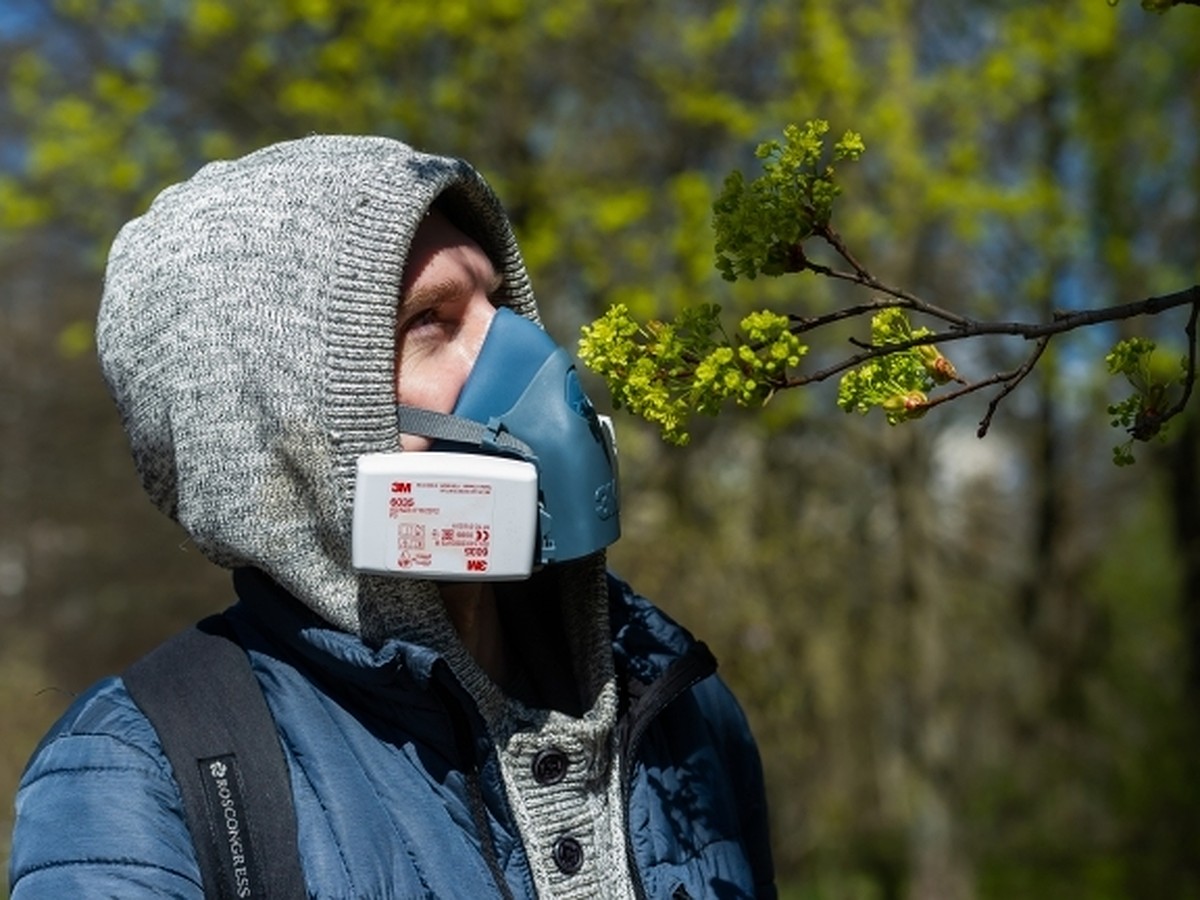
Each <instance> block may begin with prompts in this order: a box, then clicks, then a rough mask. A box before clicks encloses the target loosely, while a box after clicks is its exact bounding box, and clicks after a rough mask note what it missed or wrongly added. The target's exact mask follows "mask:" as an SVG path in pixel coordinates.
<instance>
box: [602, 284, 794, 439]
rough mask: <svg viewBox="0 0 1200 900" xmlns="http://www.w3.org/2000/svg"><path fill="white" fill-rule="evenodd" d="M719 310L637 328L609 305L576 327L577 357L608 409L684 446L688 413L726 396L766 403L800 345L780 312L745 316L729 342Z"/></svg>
mask: <svg viewBox="0 0 1200 900" xmlns="http://www.w3.org/2000/svg"><path fill="white" fill-rule="evenodd" d="M720 311H721V310H720V307H719V306H717V305H716V304H702V305H700V306H697V307H693V308H690V309H687V310H685V311H684V312H682V313H680V315H679V316H678V317H677V318H676V320H675V321H674V322H659V321H651V322H648V323H647V324H646V325H644V326H643V325H639V324H638V323H637V322H636V321H634V319H633V318H632V316H631V315H630V313H629V309H628V308H627V307H626V306H624V305H623V304H617V305H615V306H613V307H611V308H610V309H609V310H608V311H607V312H606V313H605V314H604V315H603V316H601V317H600V318H599V319H597V320H596V321H595V322H593V323H592V324H591V325H586V326H584V328H583V332H582V337H581V338H580V341H579V358H580V359H581V360H582V361H583V363H584V364H585V365H586V366H587V367H588V368H590V369H591V370H592V371H594V372H596V374H598V375H600V376H601V377H602V378H603V379H604V380H605V382H606V383H607V384H608V388H609V391H610V392H611V394H612V399H613V405H614V406H615V407H617V408H618V409H620V408H625V409H627V410H629V411H630V412H631V413H633V414H634V415H638V416H641V417H642V418H644V419H646V420H647V421H648V422H652V423H654V424H655V425H657V426H658V427H659V429H660V431H661V433H662V437H663V439H664V440H666V441H668V442H670V443H673V444H685V443H687V440H688V431H687V422H688V419H689V417H690V416H691V415H692V414H694V413H704V414H707V415H715V414H716V413H717V412H718V411H719V409H720V407H721V405H722V404H723V403H725V402H726V401H730V400H731V401H733V402H735V403H737V404H738V405H740V406H750V405H752V404H757V403H764V402H766V401H767V400H768V399H769V398H770V396H771V394H772V393H774V391H775V390H776V389H778V388H780V387H782V386H784V384H785V383H786V379H787V370H788V369H789V368H793V367H795V366H797V365H799V364H800V359H801V357H802V356H803V355H804V353H805V352H806V351H807V349H808V348H807V347H804V346H803V345H802V344H801V343H800V341H799V339H798V338H797V337H796V336H795V335H794V334H792V332H791V330H790V329H789V327H788V325H789V323H788V319H787V317H786V316H781V315H778V314H776V313H771V312H756V313H751V314H750V315H748V316H746V317H745V318H744V319H743V320H742V321H741V323H740V327H739V332H738V334H737V335H735V336H734V338H732V339H731V338H729V337H728V336H727V335H726V333H725V331H724V329H723V328H722V327H721V323H720Z"/></svg>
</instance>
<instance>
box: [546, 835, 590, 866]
mask: <svg viewBox="0 0 1200 900" xmlns="http://www.w3.org/2000/svg"><path fill="white" fill-rule="evenodd" d="M553 856H554V864H555V865H556V866H558V870H559V871H560V872H562V873H563V874H564V875H574V874H575V873H576V872H578V871H579V870H580V869H581V868H583V845H582V844H581V843H579V841H577V840H575V838H573V837H560V838H559V839H558V840H557V841H555V842H554V850H553Z"/></svg>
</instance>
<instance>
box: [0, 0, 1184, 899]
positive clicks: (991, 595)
mask: <svg viewBox="0 0 1200 900" xmlns="http://www.w3.org/2000/svg"><path fill="white" fill-rule="evenodd" d="M0 73H2V80H0V83H2V85H3V94H2V95H0V722H3V723H4V724H3V730H4V740H3V741H2V742H0V860H3V859H6V858H7V847H8V844H7V841H8V839H9V834H10V831H11V819H12V802H11V800H12V795H13V792H14V789H15V785H16V781H17V778H18V777H19V773H20V769H21V767H22V766H23V764H24V762H25V760H26V759H27V758H28V756H29V755H30V753H31V752H32V750H33V747H34V744H35V742H36V741H37V739H38V738H39V737H40V735H41V734H42V733H43V732H44V731H45V729H46V728H47V727H48V726H49V725H50V723H51V722H52V721H53V720H54V719H55V718H56V717H57V715H58V714H59V713H60V712H61V711H62V710H63V709H64V708H65V706H66V704H67V703H68V702H69V700H70V697H71V696H72V694H74V693H75V692H78V691H80V690H82V689H83V688H85V687H86V686H87V685H88V684H89V683H90V682H91V681H93V680H94V679H96V678H98V677H100V676H102V675H104V674H107V673H112V672H114V671H119V670H120V668H121V667H123V666H124V665H125V664H127V663H128V662H129V661H131V660H132V659H133V658H135V657H136V656H138V655H140V654H141V653H142V652H144V651H145V650H147V649H148V648H149V647H151V646H152V645H154V644H155V643H156V642H158V641H159V640H161V639H162V638H163V637H164V636H165V635H167V634H169V633H171V632H173V631H174V630H176V629H178V628H180V627H182V626H183V625H185V624H187V623H188V622H190V621H192V620H194V619H195V618H197V617H198V616H200V615H202V614H204V613H206V612H208V611H211V610H216V609H220V608H222V607H223V606H225V605H226V604H227V603H228V602H229V600H230V597H231V590H230V587H229V585H228V582H227V576H226V575H225V573H223V572H221V571H219V570H217V569H215V568H213V567H212V566H210V565H208V564H207V563H205V562H204V561H203V559H202V558H201V557H200V555H199V554H198V553H197V552H196V551H195V549H194V548H192V547H190V546H189V544H188V542H187V540H186V537H185V536H184V535H183V534H182V533H181V532H180V531H179V530H178V529H177V528H175V526H173V525H172V524H171V523H169V522H167V521H166V520H164V519H161V518H160V517H159V516H158V514H157V513H156V512H154V511H153V510H152V509H151V507H150V504H149V503H148V502H147V501H146V500H145V499H144V498H143V497H142V495H141V492H140V488H139V487H138V485H137V482H136V477H135V476H134V474H133V470H132V466H131V464H130V463H129V460H128V456H127V450H126V447H125V443H124V437H123V435H122V434H121V431H120V425H119V422H118V421H117V417H116V414H115V412H114V410H113V409H112V407H111V404H110V403H109V401H108V398H107V397H106V395H105V391H104V387H103V384H102V383H101V380H100V377H99V373H98V369H97V366H96V364H95V360H94V353H93V347H92V343H91V323H92V321H93V318H94V315H95V310H96V304H97V301H98V298H99V295H100V279H101V277H102V276H101V273H102V265H103V259H104V254H105V251H106V248H107V245H108V242H109V241H111V239H112V237H113V235H114V234H115V232H116V230H117V228H118V227H119V226H120V224H121V223H122V222H124V221H125V220H126V219H127V218H129V217H130V216H132V215H135V214H136V213H137V212H138V211H139V210H140V209H142V208H143V207H144V206H145V204H146V203H147V202H148V201H149V199H150V198H151V197H152V196H153V195H154V194H155V193H156V192H157V191H158V190H160V189H161V188H162V187H164V186H165V185H166V184H168V183H170V182H171V181H174V180H177V179H179V178H181V177H185V176H186V175H188V174H190V173H191V172H192V171H193V170H194V169H195V168H197V167H198V166H199V165H200V164H202V163H203V162H205V161H207V160H208V159H210V158H214V157H220V156H227V155H233V154H239V153H242V152H246V151H249V150H251V149H254V148H256V147H258V146H260V145H262V144H264V143H267V142H270V141H273V140H278V139H285V138H290V137H295V136H299V135H303V134H306V133H310V132H370V133H379V134H385V135H390V136H393V137H397V138H401V139H403V140H406V141H408V142H410V143H413V144H415V145H417V146H419V147H421V148H423V149H429V150H433V151H438V152H443V153H451V154H458V155H462V156H465V157H466V158H468V159H470V160H471V161H472V162H474V163H475V164H476V165H477V166H478V167H479V168H480V169H481V170H482V171H483V172H484V173H485V175H486V176H487V177H488V178H489V179H490V180H491V181H492V182H493V183H494V184H495V185H496V187H497V189H498V191H499V193H500V194H501V196H502V198H503V199H504V200H505V202H506V204H507V205H508V207H509V209H510V211H511V213H512V216H513V220H514V223H515V226H516V229H517V232H518V235H519V237H520V238H521V240H522V242H523V246H524V248H525V251H526V255H527V260H528V263H529V265H530V268H531V270H532V272H533V275H534V279H535V281H534V283H535V286H536V287H537V288H538V292H539V295H540V297H541V301H542V304H543V308H544V313H545V318H546V321H547V324H548V327H549V328H550V330H551V331H552V332H553V333H554V334H555V335H556V336H557V337H558V339H559V340H560V341H562V342H564V343H567V344H572V343H573V342H574V340H575V338H576V336H577V335H578V329H579V327H580V326H581V325H582V324H584V323H586V322H588V321H590V320H591V319H592V318H594V317H595V316H597V315H599V314H600V313H601V312H602V311H603V310H604V309H605V308H607V307H608V306H609V305H611V304H612V303H615V302H622V303H626V304H628V305H629V306H630V307H631V309H633V310H634V311H635V312H636V313H637V314H639V315H643V316H649V315H654V314H666V313H671V312H674V311H676V310H678V309H679V308H681V307H682V306H683V305H686V304H690V303H696V302H716V303H720V304H722V306H723V307H725V309H726V310H727V311H728V313H729V314H730V315H736V314H737V313H738V312H739V311H744V310H747V309H751V308H757V307H771V308H774V309H778V310H781V311H785V312H795V313H798V314H809V313H813V312H816V311H821V310H827V309H829V308H830V307H831V305H833V304H836V303H838V302H839V301H840V300H843V299H845V296H846V295H844V294H843V293H841V292H840V291H839V289H837V288H836V287H835V286H831V285H829V284H825V283H821V282H820V281H819V280H816V279H807V280H805V279H792V280H788V279H782V280H770V279H767V280H764V279H759V280H757V281H755V282H746V283H743V282H739V283H737V284H736V285H730V284H728V283H726V282H724V281H722V280H721V279H720V277H719V275H718V274H717V273H716V271H715V269H714V268H713V258H712V234H711V231H710V224H709V220H710V212H711V204H712V202H713V200H714V199H715V197H716V195H717V193H718V191H719V189H720V185H721V181H722V179H723V178H724V176H725V174H726V173H727V172H728V171H729V170H731V169H732V168H736V167H742V168H746V169H747V170H749V169H750V168H751V167H752V166H753V165H754V160H753V148H754V146H755V145H756V143H758V142H759V141H761V140H764V139H766V138H769V137H772V136H775V135H777V134H778V132H779V131H780V129H781V128H782V127H783V126H784V125H785V124H786V123H788V122H796V121H804V120H805V119H808V118H817V117H819V118H824V119H828V120H829V121H830V123H831V125H832V129H833V131H834V132H835V133H839V134H840V133H841V131H843V130H844V129H846V128H853V129H855V130H857V131H859V132H861V133H862V134H863V136H864V138H865V139H866V141H867V144H868V147H869V150H870V152H869V153H868V155H867V156H865V157H864V158H863V162H862V163H861V164H859V165H857V166H855V167H854V172H853V174H852V176H851V178H850V180H849V181H848V182H847V183H846V184H845V189H846V195H845V198H844V199H843V200H841V201H840V203H841V206H840V207H839V212H838V216H839V228H840V230H841V231H842V232H843V233H844V234H845V235H846V236H847V238H848V239H850V240H851V241H852V242H853V245H854V246H855V247H856V248H857V249H858V252H859V253H860V255H861V257H862V258H863V261H864V262H866V263H867V264H868V265H869V266H870V267H871V268H872V270H873V271H874V272H875V273H876V274H878V275H880V276H882V277H885V278H886V279H887V280H888V281H890V282H892V283H900V284H907V285H909V286H910V287H911V288H912V289H914V290H918V291H920V292H921V293H922V295H923V296H925V297H927V298H928V299H931V300H936V301H937V302H939V303H941V304H942V305H944V306H947V307H952V308H961V309H963V310H970V311H972V313H973V314H975V315H978V316H985V315H990V316H994V317H997V318H1007V317H1012V318H1016V317H1026V318H1027V317H1030V316H1039V317H1045V316H1048V315H1049V314H1050V312H1051V311H1052V310H1053V309H1057V308H1070V307H1074V306H1080V305H1100V304H1106V303H1116V302H1126V301H1130V300H1137V299H1141V298H1144V297H1146V296H1149V295H1151V294H1154V293H1158V292H1165V291H1169V290H1178V289H1180V288H1182V287H1186V286H1188V285H1190V284H1194V283H1195V282H1196V281H1197V280H1198V279H1197V274H1198V267H1197V247H1198V245H1200V240H1198V235H1200V228H1198V227H1197V226H1198V223H1200V137H1198V136H1200V128H1198V127H1197V126H1198V125H1200V11H1197V10H1194V9H1191V8H1188V7H1179V8H1177V9H1175V10H1172V11H1170V12H1169V13H1167V14H1166V15H1162V16H1159V15H1153V14H1150V13H1147V12H1145V11H1143V10H1142V9H1141V8H1139V6H1138V5H1137V4H1135V3H1131V2H1125V3H1121V4H1119V5H1116V6H1113V5H1110V4H1109V3H1107V2H1105V0H1065V2H1062V3H1054V4H1049V3H1039V2H1033V0H1004V2H997V0H963V2H960V3H953V4H947V3H936V2H931V0H841V2H833V0H756V2H753V3H739V2H734V0H692V2H686V3H685V2H678V0H655V2H653V3H647V2H644V0H438V2H436V3H433V2H429V0H353V2H351V0H264V2H261V3H255V4H242V3H235V2H233V0H2V2H0ZM1160 327H1161V329H1162V330H1163V333H1164V334H1170V333H1174V332H1177V331H1178V328H1179V323H1178V322H1177V321H1176V322H1170V321H1164V322H1161V323H1160V322H1150V321H1147V322H1140V323H1126V324H1125V325H1122V326H1120V329H1118V328H1117V327H1113V328H1111V329H1105V330H1104V331H1103V333H1102V334H1099V335H1086V334H1080V335H1078V336H1075V337H1072V338H1071V339H1070V340H1069V341H1067V342H1064V343H1063V344H1062V346H1061V347H1060V348H1059V349H1058V350H1057V351H1056V352H1055V353H1054V354H1053V356H1051V357H1049V358H1047V359H1046V360H1044V361H1043V365H1042V366H1040V367H1039V371H1038V373H1037V375H1036V378H1035V379H1034V380H1033V381H1032V382H1030V383H1027V384H1026V385H1025V386H1024V387H1023V388H1022V389H1021V391H1020V392H1019V394H1018V395H1016V396H1014V397H1013V398H1010V400H1009V402H1008V404H1007V405H1006V406H1005V407H1004V410H1003V412H1002V414H1001V415H1000V416H999V417H998V419H997V421H996V423H995V424H994V425H993V429H992V433H991V435H990V436H989V437H988V438H986V439H985V440H984V441H982V442H980V441H978V440H976V439H975V437H974V436H973V432H974V425H975V422H976V421H977V420H978V418H979V416H980V414H981V412H982V410H980V409H979V408H976V407H971V406H969V404H967V405H961V406H959V407H957V408H951V409H946V408H943V409H940V410H938V411H937V412H936V413H934V414H930V415H929V416H928V417H926V418H925V419H924V420H922V421H921V422H920V423H917V424H914V425H908V426H905V427H903V428H900V429H892V428H889V427H888V426H886V425H885V424H883V423H882V419H879V420H876V419H875V418H874V417H871V418H865V419H864V418H859V417H857V416H853V417H851V416H846V415H845V414H843V413H841V412H840V411H838V410H837V408H836V406H835V404H834V401H833V397H832V395H831V394H830V391H829V390H825V389H824V388H817V389H812V390H809V391H806V392H805V393H803V394H801V393H800V392H791V394H786V393H785V394H783V395H780V396H777V397H776V398H775V399H774V400H773V401H772V402H771V404H770V405H769V406H767V407H766V408H765V409H764V410H762V411H760V412H758V413H754V414H751V413H730V414H727V415H722V416H721V417H720V418H717V419H711V420H709V419H705V420H702V421H700V422H698V423H696V426H695V427H694V428H693V437H692V443H691V445H690V446H689V447H687V448H686V449H678V448H669V447H666V446H664V445H663V444H661V443H660V442H659V441H658V439H657V437H656V436H655V434H653V433H652V432H651V431H650V430H648V429H647V428H645V427H643V426H642V425H641V424H639V423H638V422H636V421H634V420H632V419H630V418H628V417H622V418H619V419H618V428H619V433H620V438H621V451H622V478H623V484H624V490H623V502H624V507H625V519H624V522H625V537H624V538H623V540H622V542H621V543H620V544H618V545H617V547H616V548H615V549H614V551H613V552H612V555H611V558H612V563H613V565H614V567H615V568H617V569H618V570H619V571H620V572H621V573H622V574H623V575H625V576H627V577H629V578H630V579H631V580H632V581H633V582H634V583H635V584H636V585H637V586H638V587H639V588H640V589H641V590H642V591H643V592H644V593H646V594H647V595H649V596H651V597H653V598H654V599H656V600H657V601H658V602H660V603H661V604H662V605H664V606H665V607H666V608H667V609H668V610H670V611H671V612H672V613H674V614H675V615H676V616H677V617H679V618H680V619H682V620H683V621H684V622H685V623H686V624H688V625H689V626H690V627H691V628H692V629H693V630H694V631H695V632H697V633H698V635H699V636H701V637H702V638H704V639H705V640H706V641H708V642H709V644H710V645H711V646H712V647H713V648H714V650H715V651H716V653H717V655H718V657H719V659H720V660H721V664H722V671H723V672H724V674H725V677H726V678H727V679H728V680H729V681H730V682H731V683H732V685H733V686H734V688H735V690H736V691H737V692H738V694H739V696H740V697H741V698H742V700H743V702H744V704H745V706H746V707H747V710H748V713H749V715H750V717H751V720H752V722H753V725H754V727H755V729H756V732H757V734H758V736H759V739H760V742H761V746H762V750H763V753H764V758H765V763H766V767H767V773H768V779H769V792H770V798H771V801H772V804H773V809H772V814H773V819H774V833H775V854H776V859H777V863H778V866H779V870H780V881H781V884H782V885H783V886H784V888H785V891H784V896H786V897H793V898H847V900H851V898H852V900H892V898H900V897H909V898H939V900H967V898H1009V897H1031V898H1060V897H1062V898H1066V897H1089V898H1092V897H1094V898H1125V897H1130V898H1132V897H1153V898H1160V897H1172V898H1187V897H1200V752H1198V751H1200V715H1198V714H1200V512H1198V511H1200V423H1198V421H1197V419H1196V417H1195V415H1191V416H1190V417H1189V418H1188V419H1187V420H1186V421H1184V422H1182V423H1176V427H1175V428H1174V430H1173V435H1172V438H1171V440H1170V441H1169V442H1167V443H1164V444H1162V445H1156V446H1154V447H1152V448H1150V449H1149V450H1147V451H1141V452H1140V454H1139V463H1138V465H1136V466H1134V467H1132V468H1131V469H1117V468H1115V467H1114V466H1112V465H1111V462H1110V449H1109V448H1110V447H1111V445H1112V443H1114V437H1113V433H1112V431H1111V429H1109V428H1108V424H1107V421H1106V417H1105V416H1104V413H1103V410H1104V406H1105V404H1106V403H1107V402H1109V401H1110V400H1111V399H1112V398H1111V396H1110V394H1109V392H1110V390H1111V385H1110V384H1109V383H1108V380H1107V379H1105V378H1104V375H1103V366H1102V363H1101V361H1100V357H1102V355H1103V352H1104V348H1106V347H1107V346H1108V345H1110V344H1111V343H1112V340H1113V339H1115V338H1116V337H1121V336H1125V335H1126V333H1128V331H1129V329H1133V328H1139V329H1144V330H1145V333H1148V334H1152V335H1153V334H1154V333H1155V331H1154V330H1155V329H1158V328H1160ZM846 336H847V335H846V334H845V333H843V334H840V335H836V336H834V337H833V338H830V343H829V344H828V345H827V346H824V347H821V346H814V348H813V350H812V352H811V354H810V357H809V358H807V359H806V361H805V365H806V366H807V365H812V366H814V367H816V366H817V365H819V363H820V360H821V358H822V354H825V355H827V356H828V355H830V354H838V353H840V352H842V351H843V350H844V348H845V344H844V343H841V341H843V339H844V338H845V337H846ZM1021 349H1022V348H1020V347H1018V348H1010V347H1007V346H1006V345H1005V344H1004V343H1003V342H1002V341H995V342H992V341H985V342H980V343H978V344H974V345H972V346H971V347H970V348H964V349H958V350H956V351H955V363H956V365H958V367H959V369H960V370H962V371H964V373H966V374H971V373H972V372H973V371H975V372H979V371H982V372H989V371H993V370H995V369H996V368H998V367H1002V366H1004V365H1005V364H1006V362H1008V361H1009V360H1011V359H1012V358H1013V354H1014V353H1015V352H1019V351H1020V350H1021ZM593 392H594V393H595V394H596V395H597V399H598V400H599V401H600V403H601V405H602V406H603V405H605V404H604V402H603V401H604V397H603V395H602V391H601V390H599V389H597V388H596V387H595V386H593Z"/></svg>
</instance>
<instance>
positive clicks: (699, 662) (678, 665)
mask: <svg viewBox="0 0 1200 900" xmlns="http://www.w3.org/2000/svg"><path fill="white" fill-rule="evenodd" d="M716 670H717V664H716V658H715V657H714V656H713V655H712V653H711V652H710V651H709V649H708V647H707V645H705V644H704V643H703V642H702V641H697V642H696V643H695V644H694V645H693V646H692V647H691V648H689V650H688V651H687V653H686V654H685V655H684V656H682V657H680V658H679V659H678V660H677V661H676V662H675V663H674V664H673V665H672V666H671V667H670V668H668V669H667V672H666V673H665V674H664V675H663V676H662V677H661V678H659V679H658V680H657V681H654V682H652V683H651V684H650V685H649V686H648V687H647V689H646V691H645V692H644V693H643V694H642V695H641V697H640V698H639V700H635V701H634V702H633V703H631V705H630V708H629V711H628V712H627V713H626V718H625V723H624V724H625V726H626V732H625V733H624V734H622V735H621V744H622V748H621V749H622V752H621V802H622V805H623V806H624V817H625V853H626V855H627V856H628V857H629V869H630V874H631V876H632V881H633V892H634V895H635V897H637V898H638V900H646V886H645V885H644V884H643V883H642V873H641V870H640V869H639V868H638V865H637V860H636V858H635V856H634V852H633V833H632V828H631V824H630V821H629V815H630V809H629V801H630V795H631V794H632V775H633V765H634V762H633V760H634V757H635V756H636V755H637V751H638V748H639V747H640V746H641V742H642V738H643V736H644V735H645V733H646V731H647V729H648V728H649V727H650V723H651V722H653V721H654V719H656V718H657V717H658V716H659V714H660V713H662V712H663V710H665V709H666V708H667V707H668V706H670V705H671V704H672V703H673V702H675V701H676V700H677V699H679V698H680V697H681V696H683V695H684V694H685V693H686V692H687V691H688V690H690V689H691V688H692V687H694V686H695V685H697V684H699V683H700V682H701V681H703V680H704V679H705V678H707V677H708V676H709V675H712V674H713V673H714V672H715V671H716ZM648 696H649V697H651V700H652V704H651V705H649V706H645V707H642V706H641V705H640V703H639V701H641V702H646V701H645V698H646V697H648ZM635 719H636V721H635Z"/></svg>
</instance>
